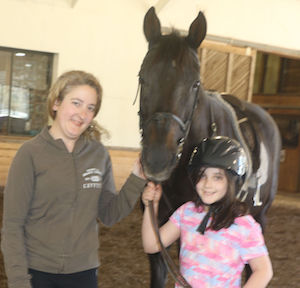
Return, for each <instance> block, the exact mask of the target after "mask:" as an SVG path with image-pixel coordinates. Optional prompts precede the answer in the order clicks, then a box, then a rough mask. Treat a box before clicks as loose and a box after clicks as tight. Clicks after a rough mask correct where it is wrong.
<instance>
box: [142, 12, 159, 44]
mask: <svg viewBox="0 0 300 288" xmlns="http://www.w3.org/2000/svg"><path fill="white" fill-rule="evenodd" d="M144 34H145V36H146V39H147V41H148V42H149V44H150V45H151V44H153V43H155V42H156V41H157V40H158V39H159V38H160V36H161V31H160V22H159V19H158V17H157V16H156V13H155V9H154V7H151V8H150V9H149V10H148V12H147V13H146V15H145V18H144Z"/></svg>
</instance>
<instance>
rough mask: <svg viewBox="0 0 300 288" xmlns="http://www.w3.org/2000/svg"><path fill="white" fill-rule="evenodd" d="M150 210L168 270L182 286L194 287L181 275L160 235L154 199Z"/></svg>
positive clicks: (150, 202)
mask: <svg viewBox="0 0 300 288" xmlns="http://www.w3.org/2000/svg"><path fill="white" fill-rule="evenodd" d="M149 211H150V218H151V222H152V225H153V228H154V231H155V236H156V239H157V241H158V243H159V246H160V252H161V253H162V256H163V257H162V258H163V260H164V262H165V265H166V266H167V268H168V271H169V272H170V274H171V276H172V277H173V279H174V280H175V282H177V283H179V284H180V285H181V286H182V287H186V288H192V286H191V285H190V284H189V283H188V282H187V281H186V280H185V278H184V277H183V276H182V275H181V273H180V272H179V270H178V268H177V266H176V265H175V263H174V261H173V260H172V258H171V257H170V255H169V253H168V252H167V250H166V248H165V247H164V245H163V243H162V241H161V238H160V235H159V229H158V224H157V219H156V217H155V213H154V208H153V201H149Z"/></svg>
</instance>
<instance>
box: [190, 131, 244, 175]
mask: <svg viewBox="0 0 300 288" xmlns="http://www.w3.org/2000/svg"><path fill="white" fill-rule="evenodd" d="M203 166H204V167H218V168H222V169H225V170H228V171H230V172H232V173H233V174H236V175H238V176H239V177H240V178H243V176H244V175H245V174H246V171H247V169H248V163H247V157H246V154H245V151H244V149H243V148H242V146H241V145H240V144H239V143H238V142H237V141H236V140H234V139H231V138H229V137H226V136H216V137H211V138H204V139H203V140H202V141H201V142H200V144H199V145H197V146H196V147H195V149H194V151H193V153H192V155H191V158H190V161H189V168H190V169H195V168H196V169H197V168H199V167H203Z"/></svg>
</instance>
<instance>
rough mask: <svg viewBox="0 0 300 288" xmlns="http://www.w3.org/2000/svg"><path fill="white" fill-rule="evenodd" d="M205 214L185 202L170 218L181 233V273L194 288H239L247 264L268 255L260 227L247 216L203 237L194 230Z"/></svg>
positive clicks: (190, 203) (208, 232)
mask: <svg viewBox="0 0 300 288" xmlns="http://www.w3.org/2000/svg"><path fill="white" fill-rule="evenodd" d="M205 214H206V212H204V211H203V208H202V207H199V208H196V207H195V205H194V203H193V202H187V203H185V204H184V205H182V206H181V207H179V208H178V209H177V210H176V211H175V212H174V214H173V215H172V216H171V218H170V220H171V221H172V222H173V223H174V224H175V225H176V226H178V227H179V228H180V231H181V236H180V237H181V247H180V259H179V260H180V271H181V273H182V275H183V276H184V278H185V279H186V280H187V281H188V283H189V284H190V285H191V286H192V287H193V288H208V287H211V288H237V287H241V274H242V271H243V269H244V265H245V264H246V263H247V261H248V260H249V259H252V258H256V257H260V256H262V255H267V254H268V251H267V248H266V246H265V242H264V237H263V235H262V232H261V227H260V225H259V224H258V223H257V222H255V220H254V219H253V217H252V216H251V215H246V216H241V217H238V218H236V219H235V221H234V224H232V225H231V226H230V227H229V228H223V229H221V230H219V231H213V230H210V229H208V230H206V231H205V234H204V235H202V234H200V233H199V232H198V231H197V228H198V226H199V224H200V223H201V221H202V219H203V217H204V216H205ZM207 226H209V223H208V225H207ZM176 287H180V286H178V285H176Z"/></svg>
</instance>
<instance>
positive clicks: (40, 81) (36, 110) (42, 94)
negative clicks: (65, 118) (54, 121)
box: [0, 47, 53, 135]
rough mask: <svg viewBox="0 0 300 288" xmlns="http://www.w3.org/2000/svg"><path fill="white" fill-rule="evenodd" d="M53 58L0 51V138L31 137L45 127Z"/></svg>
mask: <svg viewBox="0 0 300 288" xmlns="http://www.w3.org/2000/svg"><path fill="white" fill-rule="evenodd" d="M52 66H53V54H50V53H42V52H35V51H27V50H19V49H10V48H1V47H0V134H1V135H35V134H37V133H38V132H39V131H40V130H41V129H42V127H43V126H44V125H45V124H46V123H47V111H46V106H47V94H48V90H49V87H50V83H51V75H52Z"/></svg>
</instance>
